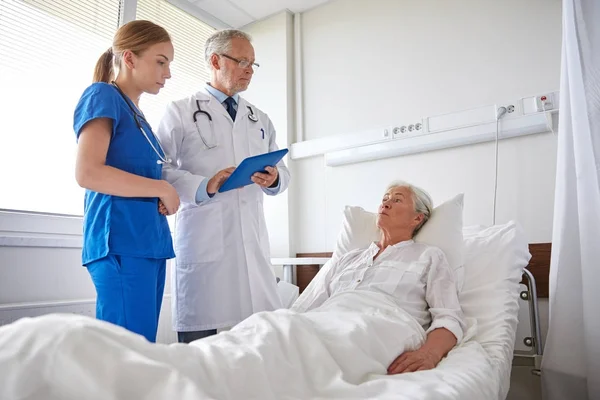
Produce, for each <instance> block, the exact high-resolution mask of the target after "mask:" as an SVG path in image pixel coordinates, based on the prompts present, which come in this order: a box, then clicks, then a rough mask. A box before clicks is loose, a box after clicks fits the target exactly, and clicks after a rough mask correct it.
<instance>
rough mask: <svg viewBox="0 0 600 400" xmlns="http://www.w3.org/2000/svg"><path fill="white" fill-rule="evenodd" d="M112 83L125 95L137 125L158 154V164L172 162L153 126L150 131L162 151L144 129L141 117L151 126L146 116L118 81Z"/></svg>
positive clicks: (122, 95) (124, 98)
mask: <svg viewBox="0 0 600 400" xmlns="http://www.w3.org/2000/svg"><path fill="white" fill-rule="evenodd" d="M111 83H112V85H113V86H114V87H115V88H116V89H117V91H118V92H119V94H120V95H121V97H123V100H125V103H127V105H128V106H129V109H130V110H131V112H132V113H133V119H134V120H135V124H136V125H137V127H138V129H139V130H140V132H142V135H144V137H145V138H146V140H147V141H148V144H149V145H150V146H151V147H152V150H154V152H155V153H156V155H157V156H158V160H156V163H157V164H171V161H172V160H171V159H170V158H167V156H166V154H167V153H165V149H163V147H162V145H161V144H160V140H158V137H157V136H156V134H154V131H153V130H152V128H150V132H151V133H152V136H154V139H155V140H156V143H157V144H158V148H159V149H160V152H159V151H158V149H157V148H156V147H154V144H153V143H152V141H151V140H150V137H149V136H148V134H147V133H146V130H145V129H144V127H143V125H142V122H141V121H140V119H141V120H143V121H144V122H145V123H146V125H148V126H150V124H149V123H148V121H146V118H144V116H143V115H140V114H138V112H137V111H136V110H135V109H134V108H133V106H132V105H131V103H130V102H129V101H130V100H129V99H128V98H127V96H126V95H125V93H123V91H122V90H121V88H120V87H119V86H117V83H116V82H115V81H113V82H111ZM161 152H162V154H161Z"/></svg>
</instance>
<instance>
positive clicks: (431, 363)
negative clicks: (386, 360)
mask: <svg viewBox="0 0 600 400" xmlns="http://www.w3.org/2000/svg"><path fill="white" fill-rule="evenodd" d="M441 360H442V358H441V357H440V356H439V355H438V354H436V353H435V352H433V351H431V350H429V349H426V348H423V347H421V348H420V349H418V350H415V351H406V352H404V353H402V354H400V355H399V356H398V357H396V359H395V360H394V361H393V362H392V363H391V364H390V366H389V367H388V370H387V372H388V375H395V374H401V373H403V372H415V371H425V370H428V369H434V368H435V367H436V366H437V365H438V363H439V362H440V361H441Z"/></svg>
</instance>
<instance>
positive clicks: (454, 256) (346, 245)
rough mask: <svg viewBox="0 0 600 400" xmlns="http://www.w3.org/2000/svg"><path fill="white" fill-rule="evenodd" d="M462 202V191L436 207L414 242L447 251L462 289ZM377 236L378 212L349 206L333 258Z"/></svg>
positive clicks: (458, 284) (367, 243) (345, 210)
mask: <svg viewBox="0 0 600 400" xmlns="http://www.w3.org/2000/svg"><path fill="white" fill-rule="evenodd" d="M463 202H464V194H462V193H461V194H458V195H456V196H455V197H454V198H452V199H450V200H448V201H446V202H444V203H442V204H440V205H439V206H437V207H435V208H434V209H433V211H432V212H431V217H430V218H429V221H427V222H426V223H425V225H423V227H422V228H421V230H420V231H419V233H417V235H416V236H415V242H420V243H425V244H428V245H431V246H435V247H438V248H440V249H441V250H442V251H443V252H444V253H445V254H446V258H447V259H448V264H449V265H450V267H451V268H452V269H453V270H454V271H455V273H456V283H457V286H458V289H459V290H461V288H462V285H463V274H464V272H463V260H464V243H463V233H462V230H463ZM378 239H379V230H378V228H377V213H372V212H369V211H366V210H364V209H363V208H361V207H356V206H346V207H345V208H344V215H343V222H342V229H341V230H340V233H339V235H338V238H337V242H336V245H335V249H334V252H333V256H332V258H333V259H337V258H339V257H341V256H343V255H344V254H346V253H347V252H349V251H351V250H355V249H358V248H361V247H367V246H368V245H369V244H370V243H371V242H373V241H376V240H378Z"/></svg>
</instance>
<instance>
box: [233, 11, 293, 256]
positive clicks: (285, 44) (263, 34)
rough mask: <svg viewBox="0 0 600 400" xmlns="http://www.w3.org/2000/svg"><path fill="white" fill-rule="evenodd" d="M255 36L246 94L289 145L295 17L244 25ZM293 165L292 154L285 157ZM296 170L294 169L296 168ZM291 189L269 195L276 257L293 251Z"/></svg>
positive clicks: (280, 141)
mask: <svg viewBox="0 0 600 400" xmlns="http://www.w3.org/2000/svg"><path fill="white" fill-rule="evenodd" d="M244 31H246V32H248V33H249V34H250V35H251V36H252V38H253V45H254V49H255V55H256V62H258V63H259V64H260V67H259V68H258V69H256V71H255V73H254V77H253V78H252V83H251V84H250V87H249V88H248V90H247V91H246V92H245V93H242V96H243V97H245V98H246V99H248V100H249V101H250V102H251V103H254V104H255V105H256V106H257V107H258V108H260V109H261V110H263V111H264V112H266V113H267V114H268V115H269V117H270V118H271V120H272V121H273V125H274V126H275V130H276V131H277V145H278V146H279V148H280V149H283V148H287V147H289V145H290V143H291V140H292V137H291V134H292V133H293V122H294V117H293V112H294V110H293V99H294V91H293V85H294V76H293V43H292V39H293V36H292V33H293V20H292V15H290V14H289V13H286V12H284V13H280V14H277V15H275V16H272V17H270V18H268V19H266V20H263V21H260V22H258V23H255V24H252V25H249V26H247V27H245V28H244ZM284 161H285V162H286V164H287V165H288V166H289V161H288V157H287V156H286V158H285V159H284ZM292 173H293V171H292ZM290 192H291V191H290V190H288V191H286V192H284V193H282V194H280V195H278V196H266V197H265V203H264V204H265V218H266V221H267V229H268V231H269V238H270V242H271V256H272V257H288V256H289V255H291V251H290V218H289V198H290Z"/></svg>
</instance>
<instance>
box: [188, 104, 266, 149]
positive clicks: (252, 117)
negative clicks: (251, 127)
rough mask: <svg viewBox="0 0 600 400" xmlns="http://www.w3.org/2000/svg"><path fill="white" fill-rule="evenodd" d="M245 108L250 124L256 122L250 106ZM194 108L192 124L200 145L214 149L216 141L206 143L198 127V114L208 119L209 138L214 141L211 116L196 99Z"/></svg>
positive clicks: (256, 118)
mask: <svg viewBox="0 0 600 400" xmlns="http://www.w3.org/2000/svg"><path fill="white" fill-rule="evenodd" d="M246 107H248V111H250V114H248V119H249V120H250V121H252V122H258V117H257V116H256V115H254V110H253V109H252V107H250V106H246ZM196 108H197V110H196V111H194V114H193V115H192V118H193V119H194V124H196V129H197V130H198V134H199V135H200V139H201V140H202V143H204V145H205V146H206V148H207V149H214V148H215V147H217V143H216V141H215V142H214V144H210V143H208V141H207V140H206V138H205V137H204V135H203V134H202V129H200V127H199V126H198V114H203V115H205V116H206V118H207V119H208V124H209V125H210V136H211V138H213V140H214V139H215V128H214V127H213V119H212V116H211V115H210V113H209V112H208V111H205V110H203V109H202V108H201V107H200V101H199V100H197V99H196Z"/></svg>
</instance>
